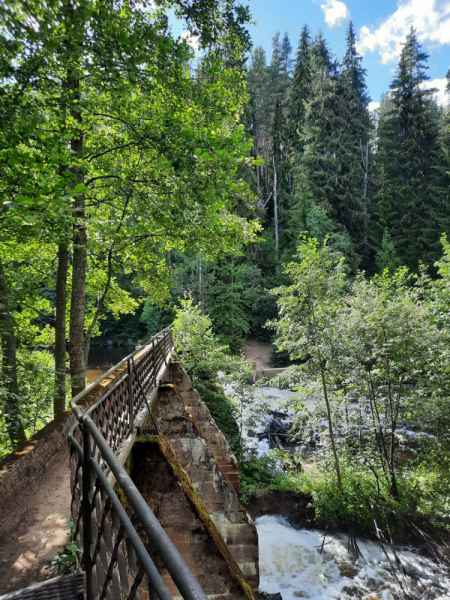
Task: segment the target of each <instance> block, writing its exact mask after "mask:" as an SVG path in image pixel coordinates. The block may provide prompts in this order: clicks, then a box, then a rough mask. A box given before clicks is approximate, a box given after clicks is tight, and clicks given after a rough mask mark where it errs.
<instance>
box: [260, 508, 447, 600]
mask: <svg viewBox="0 0 450 600" xmlns="http://www.w3.org/2000/svg"><path fill="white" fill-rule="evenodd" d="M255 525H256V527H257V529H258V537H259V568H260V588H261V590H263V591H264V592H267V593H269V594H275V593H277V592H279V593H281V597H282V598H283V600H296V599H297V598H310V599H311V600H328V599H330V598H339V599H341V600H347V599H350V598H360V599H364V600H376V599H380V600H391V599H392V600H394V599H398V598H403V597H405V596H404V595H403V592H402V590H401V587H400V585H399V583H398V582H397V581H396V579H395V577H394V575H393V573H392V570H391V569H390V566H389V562H388V560H387V558H386V556H385V555H384V554H383V553H382V551H381V549H380V546H379V545H378V544H375V543H373V542H369V541H365V540H359V541H358V545H359V549H360V550H361V553H362V554H363V557H364V558H362V559H361V558H360V559H358V560H357V561H356V562H355V561H353V560H352V559H350V557H349V555H348V552H347V543H346V538H345V537H344V536H336V537H332V536H327V538H326V543H325V546H324V550H323V552H322V553H321V552H320V549H321V546H322V542H323V533H322V532H319V531H316V530H306V529H300V530H296V529H294V528H293V527H291V526H290V525H289V523H288V522H287V521H286V520H284V519H283V518H281V517H277V516H272V515H270V516H264V517H259V518H258V519H256V522H255ZM398 555H399V557H400V560H401V561H402V563H403V564H404V566H405V567H406V568H407V571H408V572H409V573H415V574H416V577H414V579H417V583H416V584H415V585H414V588H415V592H416V594H417V595H416V596H415V597H417V598H422V599H423V600H425V599H427V600H428V599H431V598H440V599H450V579H449V577H448V576H444V575H442V574H441V572H440V571H441V567H440V566H439V565H437V564H435V563H434V562H433V561H432V560H430V559H428V558H425V557H423V556H420V555H418V554H417V553H415V552H412V551H411V550H406V549H401V550H399V551H398ZM390 559H391V560H392V561H394V557H393V556H392V555H390Z"/></svg>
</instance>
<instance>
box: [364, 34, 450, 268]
mask: <svg viewBox="0 0 450 600" xmlns="http://www.w3.org/2000/svg"><path fill="white" fill-rule="evenodd" d="M427 58H428V55H427V54H426V53H425V52H423V51H422V49H421V46H420V44H419V42H418V40H417V36H416V33H415V30H414V29H413V28H411V31H410V33H409V34H408V36H407V38H406V43H405V45H404V47H403V50H402V53H401V56H400V60H399V64H398V68H397V71H396V75H395V79H394V81H393V82H392V84H391V92H390V96H389V99H388V100H386V101H385V102H386V107H385V108H384V110H382V111H380V123H379V128H378V137H379V142H378V144H379V152H378V159H377V160H378V163H379V165H380V169H382V170H383V178H384V181H383V185H384V186H386V184H387V185H388V186H389V187H388V190H386V189H384V191H383V197H382V199H381V200H383V201H384V200H385V199H386V192H387V193H388V195H389V196H390V198H391V199H392V206H391V207H390V210H389V212H390V215H391V218H390V222H388V223H383V221H384V220H385V215H384V214H383V205H380V204H379V205H378V206H377V207H376V213H377V217H378V221H379V222H380V224H382V225H383V226H384V225H386V226H387V228H388V231H389V234H390V236H391V239H392V241H393V242H394V244H395V249H396V251H397V253H398V255H399V257H400V259H401V262H402V263H403V264H406V265H407V266H409V267H410V268H412V269H415V268H417V266H418V263H419V261H425V262H428V263H429V262H433V261H434V260H435V259H436V258H437V255H438V252H439V234H440V230H441V227H442V226H445V223H446V214H447V203H448V202H447V197H446V194H445V189H444V188H443V187H442V182H440V181H439V177H438V173H439V166H440V165H441V164H442V160H443V156H442V151H441V146H440V139H439V134H440V113H439V110H438V109H437V106H436V102H435V101H434V99H433V92H434V90H430V89H424V87H423V85H422V84H423V83H424V82H425V81H427V80H428V77H427V75H426V70H427V68H428V67H427V65H426V61H427Z"/></svg>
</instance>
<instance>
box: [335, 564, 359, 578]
mask: <svg viewBox="0 0 450 600" xmlns="http://www.w3.org/2000/svg"><path fill="white" fill-rule="evenodd" d="M337 566H338V569H339V573H340V574H341V575H342V577H348V578H349V579H353V578H354V577H356V575H358V573H359V569H358V568H357V567H356V566H355V565H354V564H352V563H350V562H347V561H346V560H343V561H340V562H338V563H337Z"/></svg>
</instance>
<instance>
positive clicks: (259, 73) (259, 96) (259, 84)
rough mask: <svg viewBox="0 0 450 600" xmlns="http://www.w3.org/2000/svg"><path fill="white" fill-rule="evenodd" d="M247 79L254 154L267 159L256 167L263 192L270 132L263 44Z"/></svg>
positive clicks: (254, 56) (250, 129)
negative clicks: (263, 163)
mask: <svg viewBox="0 0 450 600" xmlns="http://www.w3.org/2000/svg"><path fill="white" fill-rule="evenodd" d="M247 81H248V92H249V95H250V100H249V106H248V113H249V117H248V121H249V123H248V129H247V130H248V133H249V134H250V136H251V137H252V139H253V149H254V155H255V156H259V155H261V156H262V157H263V158H264V159H265V161H266V164H265V165H262V166H257V167H256V181H257V190H258V192H261V189H263V188H264V185H265V177H264V174H265V172H266V169H267V157H268V150H269V133H270V103H269V72H268V69H267V58H266V53H265V50H264V49H263V48H262V47H261V46H257V47H256V48H255V50H254V52H253V55H252V61H251V65H250V68H249V70H248V76H247Z"/></svg>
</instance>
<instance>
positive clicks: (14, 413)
mask: <svg viewBox="0 0 450 600" xmlns="http://www.w3.org/2000/svg"><path fill="white" fill-rule="evenodd" d="M0 337H1V344H2V385H3V387H4V390H5V400H6V406H5V415H4V416H5V425H6V430H7V432H8V436H9V439H10V440H11V444H12V445H13V447H14V448H15V447H16V446H18V445H19V444H21V443H22V442H24V441H25V440H26V439H27V438H26V435H25V430H24V428H23V425H22V421H21V418H20V404H19V385H18V382H17V353H16V336H15V334H14V327H13V321H12V318H11V313H10V312H9V300H8V283H7V281H6V277H5V272H4V270H3V263H2V261H1V258H0Z"/></svg>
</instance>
